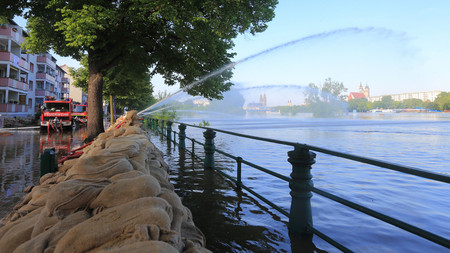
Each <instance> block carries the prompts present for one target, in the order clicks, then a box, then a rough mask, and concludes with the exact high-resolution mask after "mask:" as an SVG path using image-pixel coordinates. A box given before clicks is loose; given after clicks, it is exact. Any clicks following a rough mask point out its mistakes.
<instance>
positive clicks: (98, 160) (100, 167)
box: [66, 154, 133, 180]
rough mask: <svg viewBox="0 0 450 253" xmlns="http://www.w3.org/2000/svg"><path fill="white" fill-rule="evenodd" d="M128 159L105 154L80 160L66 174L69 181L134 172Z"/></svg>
mask: <svg viewBox="0 0 450 253" xmlns="http://www.w3.org/2000/svg"><path fill="white" fill-rule="evenodd" d="M132 170H133V166H132V165H131V164H130V162H129V161H128V159H126V158H125V157H123V156H120V154H119V155H117V154H104V155H98V156H88V157H84V158H81V157H80V158H79V159H78V162H77V163H76V164H75V165H73V167H72V168H71V169H70V170H68V171H67V172H66V174H67V177H66V180H68V179H78V178H109V177H112V176H114V175H116V174H119V173H124V172H128V171H132Z"/></svg>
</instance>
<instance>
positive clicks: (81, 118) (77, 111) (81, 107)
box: [72, 103, 87, 125]
mask: <svg viewBox="0 0 450 253" xmlns="http://www.w3.org/2000/svg"><path fill="white" fill-rule="evenodd" d="M72 119H73V120H74V122H75V123H76V124H77V123H81V124H82V125H86V124H87V103H84V104H79V103H77V104H74V105H73V111H72Z"/></svg>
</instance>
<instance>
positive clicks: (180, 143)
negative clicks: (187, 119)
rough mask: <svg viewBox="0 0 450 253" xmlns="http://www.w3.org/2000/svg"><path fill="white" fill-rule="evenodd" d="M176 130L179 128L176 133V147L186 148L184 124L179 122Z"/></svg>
mask: <svg viewBox="0 0 450 253" xmlns="http://www.w3.org/2000/svg"><path fill="white" fill-rule="evenodd" d="M178 130H180V132H179V133H178V148H179V149H186V141H185V140H186V125H184V124H179V125H178Z"/></svg>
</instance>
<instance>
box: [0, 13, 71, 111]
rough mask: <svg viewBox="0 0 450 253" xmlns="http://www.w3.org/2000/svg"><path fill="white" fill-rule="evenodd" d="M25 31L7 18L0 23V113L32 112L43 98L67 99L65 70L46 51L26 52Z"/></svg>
mask: <svg viewBox="0 0 450 253" xmlns="http://www.w3.org/2000/svg"><path fill="white" fill-rule="evenodd" d="M27 36H28V35H27V33H26V32H25V31H24V30H23V29H22V27H20V26H18V25H17V24H16V23H15V22H14V21H12V20H10V21H9V23H8V24H0V114H1V115H2V116H3V117H14V116H29V115H34V113H35V112H37V111H38V110H39V109H40V106H41V105H42V104H43V103H44V99H45V97H53V98H55V99H65V98H69V91H70V87H69V79H68V78H67V77H66V71H65V70H64V69H62V68H61V67H59V66H58V65H57V64H56V59H55V58H54V57H53V56H52V55H51V54H49V53H43V54H38V55H32V54H27V53H26V52H25V51H24V50H23V49H22V48H21V46H20V45H21V44H22V43H23V42H24V39H25V37H27Z"/></svg>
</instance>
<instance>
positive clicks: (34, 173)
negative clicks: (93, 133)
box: [0, 128, 86, 217]
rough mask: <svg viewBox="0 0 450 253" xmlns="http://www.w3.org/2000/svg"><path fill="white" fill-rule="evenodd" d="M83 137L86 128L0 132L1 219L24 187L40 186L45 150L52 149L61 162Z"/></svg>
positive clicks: (80, 142) (17, 200)
mask: <svg viewBox="0 0 450 253" xmlns="http://www.w3.org/2000/svg"><path fill="white" fill-rule="evenodd" d="M85 135H86V129H85V128H81V129H78V130H76V131H73V132H72V131H70V132H64V133H48V134H47V133H40V132H39V131H33V130H31V131H30V130H28V131H8V132H6V131H2V132H0V217H4V216H5V215H7V214H8V213H9V212H10V211H11V210H12V208H13V207H14V205H15V204H17V203H18V202H20V201H21V200H22V198H23V197H24V193H23V190H24V189H25V187H27V186H28V185H32V184H33V185H37V184H38V183H39V174H40V171H39V165H40V160H39V157H40V154H41V153H42V152H43V151H44V149H46V148H49V147H55V148H56V151H57V154H58V158H61V157H63V156H65V155H66V154H67V153H68V151H70V150H72V149H74V148H77V147H80V146H81V145H82V141H83V139H84V138H85Z"/></svg>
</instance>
